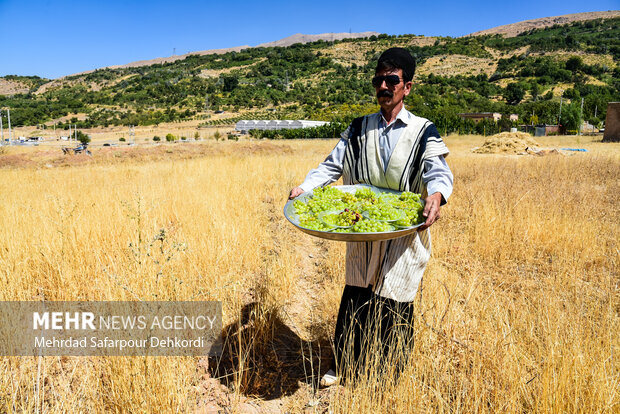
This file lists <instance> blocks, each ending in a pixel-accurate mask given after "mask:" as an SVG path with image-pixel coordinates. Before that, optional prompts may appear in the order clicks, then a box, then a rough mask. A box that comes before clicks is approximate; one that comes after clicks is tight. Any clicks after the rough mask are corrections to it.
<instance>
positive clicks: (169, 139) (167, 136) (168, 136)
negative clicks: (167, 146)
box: [166, 134, 177, 142]
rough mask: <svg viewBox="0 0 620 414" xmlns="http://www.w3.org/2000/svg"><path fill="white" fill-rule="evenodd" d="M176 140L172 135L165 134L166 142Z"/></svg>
mask: <svg viewBox="0 0 620 414" xmlns="http://www.w3.org/2000/svg"><path fill="white" fill-rule="evenodd" d="M176 139H177V137H175V136H174V135H172V134H166V141H168V142H173V141H176Z"/></svg>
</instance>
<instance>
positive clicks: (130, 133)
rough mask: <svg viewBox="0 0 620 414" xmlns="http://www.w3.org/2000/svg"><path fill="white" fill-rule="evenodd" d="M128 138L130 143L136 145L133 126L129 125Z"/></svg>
mask: <svg viewBox="0 0 620 414" xmlns="http://www.w3.org/2000/svg"><path fill="white" fill-rule="evenodd" d="M129 138H131V142H132V143H133V144H134V145H136V132H135V127H134V126H133V125H129Z"/></svg>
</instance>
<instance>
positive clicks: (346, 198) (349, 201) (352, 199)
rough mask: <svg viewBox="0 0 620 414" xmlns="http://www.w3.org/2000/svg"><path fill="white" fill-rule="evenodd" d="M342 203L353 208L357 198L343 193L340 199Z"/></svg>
mask: <svg viewBox="0 0 620 414" xmlns="http://www.w3.org/2000/svg"><path fill="white" fill-rule="evenodd" d="M341 200H342V202H343V203H345V204H346V205H347V207H348V206H353V205H354V204H355V203H357V197H355V196H354V195H353V194H351V193H344V192H343V194H342V198H341Z"/></svg>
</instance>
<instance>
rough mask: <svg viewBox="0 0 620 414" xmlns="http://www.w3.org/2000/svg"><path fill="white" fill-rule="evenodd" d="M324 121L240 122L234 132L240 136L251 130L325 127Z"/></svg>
mask: <svg viewBox="0 0 620 414" xmlns="http://www.w3.org/2000/svg"><path fill="white" fill-rule="evenodd" d="M327 123H328V122H325V121H306V120H296V121H291V120H271V121H263V120H241V121H238V122H237V124H236V125H235V130H236V131H239V132H240V133H242V134H247V133H248V131H251V130H252V129H260V130H265V129H266V130H271V131H272V130H277V129H298V128H314V127H318V126H321V125H325V124H327Z"/></svg>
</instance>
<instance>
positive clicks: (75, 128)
mask: <svg viewBox="0 0 620 414" xmlns="http://www.w3.org/2000/svg"><path fill="white" fill-rule="evenodd" d="M73 138H75V140H76V141H77V124H73Z"/></svg>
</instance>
